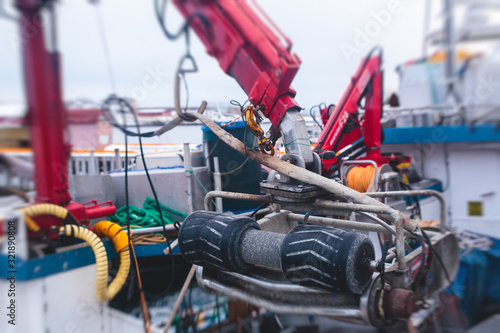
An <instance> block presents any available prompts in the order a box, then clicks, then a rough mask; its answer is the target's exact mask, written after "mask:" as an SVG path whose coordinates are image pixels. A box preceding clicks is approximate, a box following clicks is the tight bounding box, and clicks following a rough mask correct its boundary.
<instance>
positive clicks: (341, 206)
mask: <svg viewBox="0 0 500 333" xmlns="http://www.w3.org/2000/svg"><path fill="white" fill-rule="evenodd" d="M377 193H378V192H377ZM315 204H316V206H320V207H324V208H332V209H338V210H341V211H348V212H368V213H375V214H385V215H387V209H386V208H385V207H381V206H374V205H358V204H353V203H349V202H333V201H330V200H325V199H316V201H315ZM389 217H390V220H391V223H392V224H395V223H396V221H397V220H398V217H397V216H396V215H392V214H390V215H389Z"/></svg>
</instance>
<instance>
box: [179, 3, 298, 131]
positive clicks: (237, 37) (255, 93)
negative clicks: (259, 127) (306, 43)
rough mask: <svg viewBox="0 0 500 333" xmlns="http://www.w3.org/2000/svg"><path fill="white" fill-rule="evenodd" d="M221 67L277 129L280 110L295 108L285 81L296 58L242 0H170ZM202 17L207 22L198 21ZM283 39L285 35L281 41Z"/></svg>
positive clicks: (295, 65) (291, 75) (292, 74)
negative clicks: (187, 20)
mask: <svg viewBox="0 0 500 333" xmlns="http://www.w3.org/2000/svg"><path fill="white" fill-rule="evenodd" d="M174 4H175V5H176V7H177V8H178V9H179V11H180V12H181V13H182V15H183V16H184V17H185V18H186V19H187V18H190V19H189V24H190V26H191V27H192V28H193V29H194V31H195V32H196V33H197V35H198V36H199V37H200V39H201V41H202V42H203V44H204V45H205V47H206V48H207V51H208V53H209V54H210V55H211V56H213V57H215V58H216V59H217V61H218V62H219V65H220V66H221V68H222V69H223V70H224V72H226V73H227V74H229V75H230V76H232V77H233V78H235V79H236V81H237V82H238V83H239V84H240V86H241V87H242V88H243V90H244V91H245V93H246V94H247V95H248V98H249V101H250V102H251V103H252V104H253V105H255V106H260V107H261V109H262V112H263V113H264V115H265V116H266V117H267V118H269V120H271V123H272V124H273V125H274V126H275V127H278V126H279V124H280V122H281V119H282V118H283V116H284V115H285V112H286V111H287V110H289V109H292V108H293V109H298V108H299V106H298V104H297V102H296V101H295V100H294V96H295V91H294V90H293V88H291V87H290V84H291V82H292V80H293V78H294V77H295V74H296V73H297V71H298V69H299V66H300V59H299V57H298V56H297V55H295V54H293V53H291V52H290V46H291V45H288V46H285V45H283V43H282V42H281V40H280V38H279V37H278V36H276V34H275V33H274V32H273V31H272V30H271V29H270V28H269V27H268V26H267V25H266V24H265V23H264V21H263V20H261V18H260V17H259V16H258V15H257V14H256V13H255V12H254V10H253V9H252V8H251V7H250V6H249V5H248V3H247V2H246V1H245V0H235V1H206V0H174ZM200 16H202V17H204V18H205V19H206V21H207V22H208V24H206V22H205V24H204V23H203V22H202V20H201V19H200ZM286 41H287V43H289V41H288V39H286Z"/></svg>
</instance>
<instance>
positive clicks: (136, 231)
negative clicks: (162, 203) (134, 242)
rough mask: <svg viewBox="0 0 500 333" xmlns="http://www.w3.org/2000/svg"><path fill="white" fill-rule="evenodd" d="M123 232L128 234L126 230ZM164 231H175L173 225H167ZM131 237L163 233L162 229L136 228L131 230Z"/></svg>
mask: <svg viewBox="0 0 500 333" xmlns="http://www.w3.org/2000/svg"><path fill="white" fill-rule="evenodd" d="M123 230H124V231H125V232H128V231H127V229H123ZM165 230H166V231H173V230H175V227H174V225H173V224H167V225H165ZM131 231H132V234H133V235H139V234H149V233H153V232H163V227H151V228H140V229H139V228H137V229H134V228H132V229H131Z"/></svg>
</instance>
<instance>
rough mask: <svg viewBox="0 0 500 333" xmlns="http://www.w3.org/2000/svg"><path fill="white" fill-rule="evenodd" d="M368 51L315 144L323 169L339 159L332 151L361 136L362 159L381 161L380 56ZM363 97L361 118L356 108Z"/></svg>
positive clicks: (336, 151) (328, 169)
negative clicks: (363, 149) (363, 153)
mask: <svg viewBox="0 0 500 333" xmlns="http://www.w3.org/2000/svg"><path fill="white" fill-rule="evenodd" d="M371 54H372V53H370V55H368V57H367V58H365V59H364V60H363V62H362V64H361V65H360V67H359V68H358V69H357V71H356V74H355V75H354V77H353V78H352V80H351V83H350V84H349V86H348V87H347V89H346V91H345V92H344V95H343V96H342V98H341V100H340V102H339V103H338V104H337V106H336V107H335V109H334V111H333V113H332V114H331V115H330V118H329V119H328V122H327V123H326V125H325V128H324V129H323V131H322V132H321V135H320V137H319V139H318V141H317V143H316V145H315V147H314V152H316V153H318V154H319V155H320V157H321V159H322V162H323V167H324V171H326V172H328V171H330V167H331V166H333V165H337V164H338V163H339V162H340V161H339V160H338V158H337V156H335V155H333V154H335V153H338V152H339V151H340V150H341V149H343V148H345V147H346V146H348V145H351V144H353V143H354V142H356V141H359V140H360V139H364V145H365V147H366V149H367V155H366V157H365V159H371V160H374V161H376V162H383V161H382V159H383V158H382V157H381V155H380V144H381V143H382V140H381V125H380V118H381V116H382V69H381V64H382V59H381V56H371ZM363 98H364V100H365V106H364V107H365V113H364V120H362V121H361V122H360V120H359V113H358V109H359V107H360V102H361V100H362V99H363ZM328 153H330V154H328ZM332 153H333V154H332Z"/></svg>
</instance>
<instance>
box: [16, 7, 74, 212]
mask: <svg viewBox="0 0 500 333" xmlns="http://www.w3.org/2000/svg"><path fill="white" fill-rule="evenodd" d="M40 4H41V2H40V1H37V0H17V6H18V8H19V10H20V13H21V17H20V27H21V38H22V43H21V44H22V45H21V46H22V58H23V67H24V82H25V89H26V98H27V104H28V122H29V126H30V135H31V147H32V149H33V163H34V166H35V188H36V201H37V202H51V203H54V204H57V205H66V204H68V203H69V202H70V200H71V197H70V195H69V192H68V169H67V168H68V167H67V165H68V156H69V153H70V145H69V144H68V143H67V140H66V117H65V110H64V106H63V102H62V93H61V85H60V77H59V57H58V54H57V53H49V52H48V51H47V50H46V48H45V41H44V33H43V21H42V16H41V15H40V10H41V6H40Z"/></svg>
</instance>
